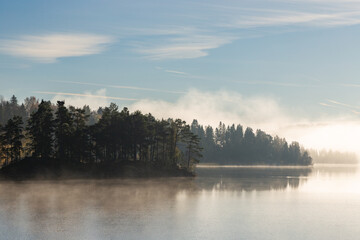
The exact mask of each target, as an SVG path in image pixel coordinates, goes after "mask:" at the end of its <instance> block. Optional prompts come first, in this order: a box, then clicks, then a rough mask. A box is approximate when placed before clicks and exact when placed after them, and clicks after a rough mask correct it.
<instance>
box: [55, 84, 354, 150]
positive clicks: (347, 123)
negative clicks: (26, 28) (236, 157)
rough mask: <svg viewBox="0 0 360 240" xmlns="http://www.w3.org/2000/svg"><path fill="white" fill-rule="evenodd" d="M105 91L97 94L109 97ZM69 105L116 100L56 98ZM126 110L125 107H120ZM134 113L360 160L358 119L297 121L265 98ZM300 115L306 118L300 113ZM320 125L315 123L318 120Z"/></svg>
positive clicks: (231, 95)
mask: <svg viewBox="0 0 360 240" xmlns="http://www.w3.org/2000/svg"><path fill="white" fill-rule="evenodd" d="M105 93H106V89H102V90H100V91H99V92H97V94H98V95H105ZM64 99H65V100H66V102H67V103H68V104H70V105H75V106H81V107H82V106H83V105H85V104H86V105H90V106H91V107H92V108H93V109H95V108H96V107H98V106H106V105H108V104H109V102H110V101H111V100H109V99H100V100H101V101H99V99H94V98H91V97H75V96H70V97H69V96H60V95H59V96H55V97H54V98H53V99H52V101H53V102H54V101H56V100H64ZM120 107H121V106H120ZM128 107H129V109H130V110H131V111H135V110H140V111H142V112H143V113H148V112H151V113H152V114H153V115H154V116H155V117H156V118H165V119H166V118H169V117H171V118H181V119H184V120H186V121H187V122H188V123H191V122H192V120H193V119H197V120H198V122H199V123H200V124H203V125H211V126H213V127H216V126H218V124H219V122H220V121H221V122H223V123H225V124H227V125H228V124H233V123H234V124H241V125H243V126H244V127H251V128H253V129H261V130H263V131H266V132H268V133H270V134H272V135H279V136H280V137H284V138H286V139H287V140H288V141H289V142H291V141H298V142H300V144H302V145H303V146H304V147H306V148H311V149H317V150H322V149H326V150H336V151H343V152H344V151H345V152H354V153H356V154H357V156H360V150H359V149H360V148H359V146H358V143H357V140H356V138H357V136H360V121H358V119H357V118H356V117H355V115H338V116H325V117H324V116H323V115H321V114H320V113H319V117H318V118H314V117H311V119H310V118H309V117H307V116H296V115H294V114H293V112H291V111H289V110H288V109H287V108H286V107H285V106H284V105H283V104H281V102H280V101H279V100H278V99H274V98H272V97H262V96H250V97H249V96H242V95H241V94H239V93H237V92H233V91H226V90H219V91H216V92H204V91H199V90H196V89H192V90H189V91H188V92H187V93H186V94H184V95H182V96H180V97H179V98H178V99H177V100H176V101H175V102H170V101H165V100H151V99H141V100H138V101H135V102H134V103H132V104H130V105H129V106H128ZM301 110H302V111H299V112H306V109H301ZM314 119H315V120H314Z"/></svg>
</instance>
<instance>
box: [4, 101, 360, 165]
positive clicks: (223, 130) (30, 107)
mask: <svg viewBox="0 0 360 240" xmlns="http://www.w3.org/2000/svg"><path fill="white" fill-rule="evenodd" d="M239 101H240V102H241V100H239ZM200 102H201V101H200ZM243 102H244V101H243ZM259 103H261V101H260V100H259V99H253V100H252V101H249V102H247V104H248V106H247V107H248V109H247V110H246V111H247V112H248V113H246V114H247V115H249V113H250V112H251V111H252V110H251V108H255V109H259V108H256V105H257V104H259ZM38 104H39V100H38V99H36V98H35V97H29V98H26V99H25V100H24V103H23V104H20V103H19V102H18V100H17V98H16V97H15V96H13V97H12V98H11V99H10V100H9V101H6V100H4V99H2V100H1V104H0V124H2V125H5V123H6V121H7V120H8V119H10V118H11V117H12V116H15V115H19V116H21V117H22V118H23V119H24V120H26V119H28V118H29V117H30V115H31V113H32V112H34V111H35V110H36V109H37V106H38ZM193 104H195V103H193ZM69 105H70V104H69ZM145 105H146V104H145ZM153 105H154V106H160V107H161V106H162V104H155V103H154V104H153ZM136 106H137V105H133V106H132V108H134V107H136ZM274 106H276V103H275V102H271V101H270V102H268V103H267V105H266V106H265V107H263V109H265V108H266V107H267V108H268V109H270V110H272V109H273V108H274ZM138 107H139V108H141V105H138ZM162 107H164V109H166V106H162ZM52 108H53V110H55V109H56V106H55V105H53V107H52ZM82 108H83V110H84V112H85V113H86V114H87V115H88V116H89V117H88V120H87V124H88V125H93V124H95V123H97V122H98V120H99V119H100V118H101V116H102V112H103V110H104V108H102V107H99V108H98V109H97V110H93V109H91V108H90V107H89V106H88V105H85V106H82ZM173 108H174V109H176V106H173ZM180 109H181V108H180ZM154 111H155V112H156V111H157V110H156V109H155V110H154ZM273 113H276V111H274V112H272V111H270V112H267V113H264V111H261V109H260V113H259V114H263V115H264V116H262V117H265V118H266V117H268V118H270V115H271V114H273ZM168 114H174V115H176V114H175V112H174V111H169V113H168ZM246 114H245V115H246ZM266 114H267V115H266ZM195 116H199V115H198V114H196V113H194V117H195ZM210 116H211V115H210ZM221 116H223V115H222V114H220V117H221ZM155 117H157V116H155ZM188 117H190V116H188ZM211 117H212V116H211ZM225 117H226V116H225ZM192 119H194V118H192ZM252 119H254V124H253V125H254V126H256V125H259V123H260V125H261V120H260V119H256V117H253V118H252ZM245 121H247V122H249V121H250V120H249V119H246V118H245ZM206 122H209V120H207V121H205V123H206ZM187 123H188V124H190V123H192V124H191V130H192V132H193V133H195V134H197V135H198V136H199V137H200V139H201V146H202V147H203V148H204V159H206V160H205V161H207V162H217V161H219V160H216V159H223V160H222V161H223V163H227V164H229V163H232V164H248V162H236V161H235V162H234V159H236V157H238V158H244V159H253V160H247V161H250V162H254V163H255V162H257V164H272V161H273V160H271V158H272V157H269V156H274V157H275V156H278V157H275V159H274V160H275V161H280V159H281V158H283V157H284V156H286V154H285V155H283V154H280V155H279V153H277V154H275V153H273V152H269V153H266V151H265V150H264V149H266V148H268V147H266V144H267V143H266V142H267V141H269V143H268V144H270V142H272V141H275V142H276V141H277V142H278V143H271V144H275V145H276V144H278V145H279V144H280V145H279V147H275V145H274V149H279V148H281V147H280V146H282V145H283V144H284V143H286V144H288V143H287V142H286V141H285V139H281V138H279V137H277V136H275V134H272V135H273V136H270V135H268V134H267V133H265V132H263V131H261V130H260V129H258V130H257V129H254V130H253V129H252V128H250V127H246V126H243V125H239V124H236V125H234V124H230V125H225V124H224V122H221V121H220V124H218V125H217V126H215V127H213V126H211V125H210V124H207V125H200V124H203V123H202V122H200V121H197V120H194V121H193V120H190V121H187ZM270 124H271V123H270ZM250 126H252V125H250ZM264 128H266V126H264ZM239 131H240V132H239ZM209 133H210V134H211V137H210V138H209V137H207V136H206V134H209ZM270 133H271V132H270ZM234 134H235V135H234ZM236 134H237V136H238V137H236ZM249 134H250V135H249ZM233 135H234V137H231V136H233ZM251 135H253V137H254V141H255V140H256V139H257V138H259V140H256V141H257V143H256V144H257V147H259V149H262V150H260V151H265V152H264V153H263V155H259V156H258V157H255V156H250V155H251V153H248V155H244V156H243V157H242V154H243V153H244V151H245V149H247V148H248V147H245V146H246V144H245V145H244V147H245V148H244V151H243V150H241V146H242V145H243V144H241V143H240V142H242V141H243V140H241V139H242V138H243V137H244V140H246V139H248V140H247V142H249V143H250V142H252V141H253V140H249V136H251ZM255 137H256V138H255ZM273 137H274V138H273ZM280 137H282V136H281V135H280ZM232 138H233V139H232ZM235 138H237V140H236V139H235ZM209 139H212V140H211V142H209ZM260 139H263V140H260ZM289 139H290V140H291V138H289ZM236 141H238V142H239V143H238V144H236V143H235V142H236ZM264 141H265V142H264ZM291 142H292V141H290V142H289V146H290V143H291ZM249 143H248V144H249ZM253 144H255V142H254V143H252V144H251V145H253ZM264 144H265V145H264ZM294 144H295V145H291V146H293V147H295V148H296V149H298V150H296V151H298V152H300V151H301V152H304V151H305V149H304V147H303V146H302V145H303V142H300V144H301V145H299V144H298V143H294ZM232 146H234V147H235V148H234V149H233V150H231V148H232ZM269 146H270V145H269ZM209 149H210V150H211V151H209ZM221 149H222V150H221ZM220 150H221V151H220ZM224 151H225V152H226V151H228V152H229V153H225V152H224ZM238 151H240V152H238ZM254 151H256V152H258V153H259V151H258V150H255V149H254ZM272 151H273V150H272ZM220 152H223V153H220ZM236 152H238V153H236ZM219 153H220V155H219ZM224 154H225V155H224ZM249 154H250V155H249ZM269 154H270V155H269ZM282 155H283V157H281V156H282ZM310 156H312V157H313V160H314V162H315V163H336V162H342V163H356V162H357V156H356V155H355V154H354V153H353V152H342V151H332V150H326V149H321V151H320V150H314V149H312V151H310ZM285 158H288V157H285ZM254 159H258V160H254ZM261 159H262V160H261ZM263 159H267V162H266V161H265V162H264V160H263ZM219 163H221V162H219ZM284 163H285V162H284Z"/></svg>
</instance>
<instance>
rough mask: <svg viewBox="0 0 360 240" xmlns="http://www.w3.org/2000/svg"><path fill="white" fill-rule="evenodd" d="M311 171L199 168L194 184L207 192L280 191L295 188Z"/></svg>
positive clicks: (285, 168) (310, 169)
mask: <svg viewBox="0 0 360 240" xmlns="http://www.w3.org/2000/svg"><path fill="white" fill-rule="evenodd" d="M311 171H312V168H309V167H299V168H296V167H288V168H287V167H270V168H269V167H199V168H198V169H197V173H198V175H199V176H200V178H197V179H196V182H197V186H199V187H200V188H203V189H207V190H209V189H212V188H216V189H217V190H232V191H252V190H256V191H265V190H281V189H287V188H297V187H298V186H299V185H300V181H306V179H307V176H308V175H309V174H310V173H311Z"/></svg>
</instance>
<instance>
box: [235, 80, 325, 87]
mask: <svg viewBox="0 0 360 240" xmlns="http://www.w3.org/2000/svg"><path fill="white" fill-rule="evenodd" d="M232 82H236V83H242V84H248V85H271V86H279V87H318V86H317V85H313V84H302V83H291V82H273V81H232Z"/></svg>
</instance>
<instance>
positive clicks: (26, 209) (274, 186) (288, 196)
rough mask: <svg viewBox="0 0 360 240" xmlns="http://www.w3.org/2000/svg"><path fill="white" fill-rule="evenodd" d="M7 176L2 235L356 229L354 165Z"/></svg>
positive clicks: (359, 210)
mask: <svg viewBox="0 0 360 240" xmlns="http://www.w3.org/2000/svg"><path fill="white" fill-rule="evenodd" d="M197 173H198V176H197V177H196V178H158V179H151V180H147V179H136V180H133V179H127V180H126V179H125V180H124V179H123V180H68V181H62V182H54V181H27V182H21V183H13V182H0V239H11V240H13V239H29V240H33V239H34V240H35V239H36V240H38V239H77V240H78V239H259V240H260V239H277V240H278V239H342V240H344V239H358V238H359V236H360V217H359V215H358V214H360V174H359V171H358V167H357V166H356V165H315V166H314V167H312V168H301V167H299V168H296V167H284V168H275V167H270V168H266V167H204V166H202V167H198V169H197Z"/></svg>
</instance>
